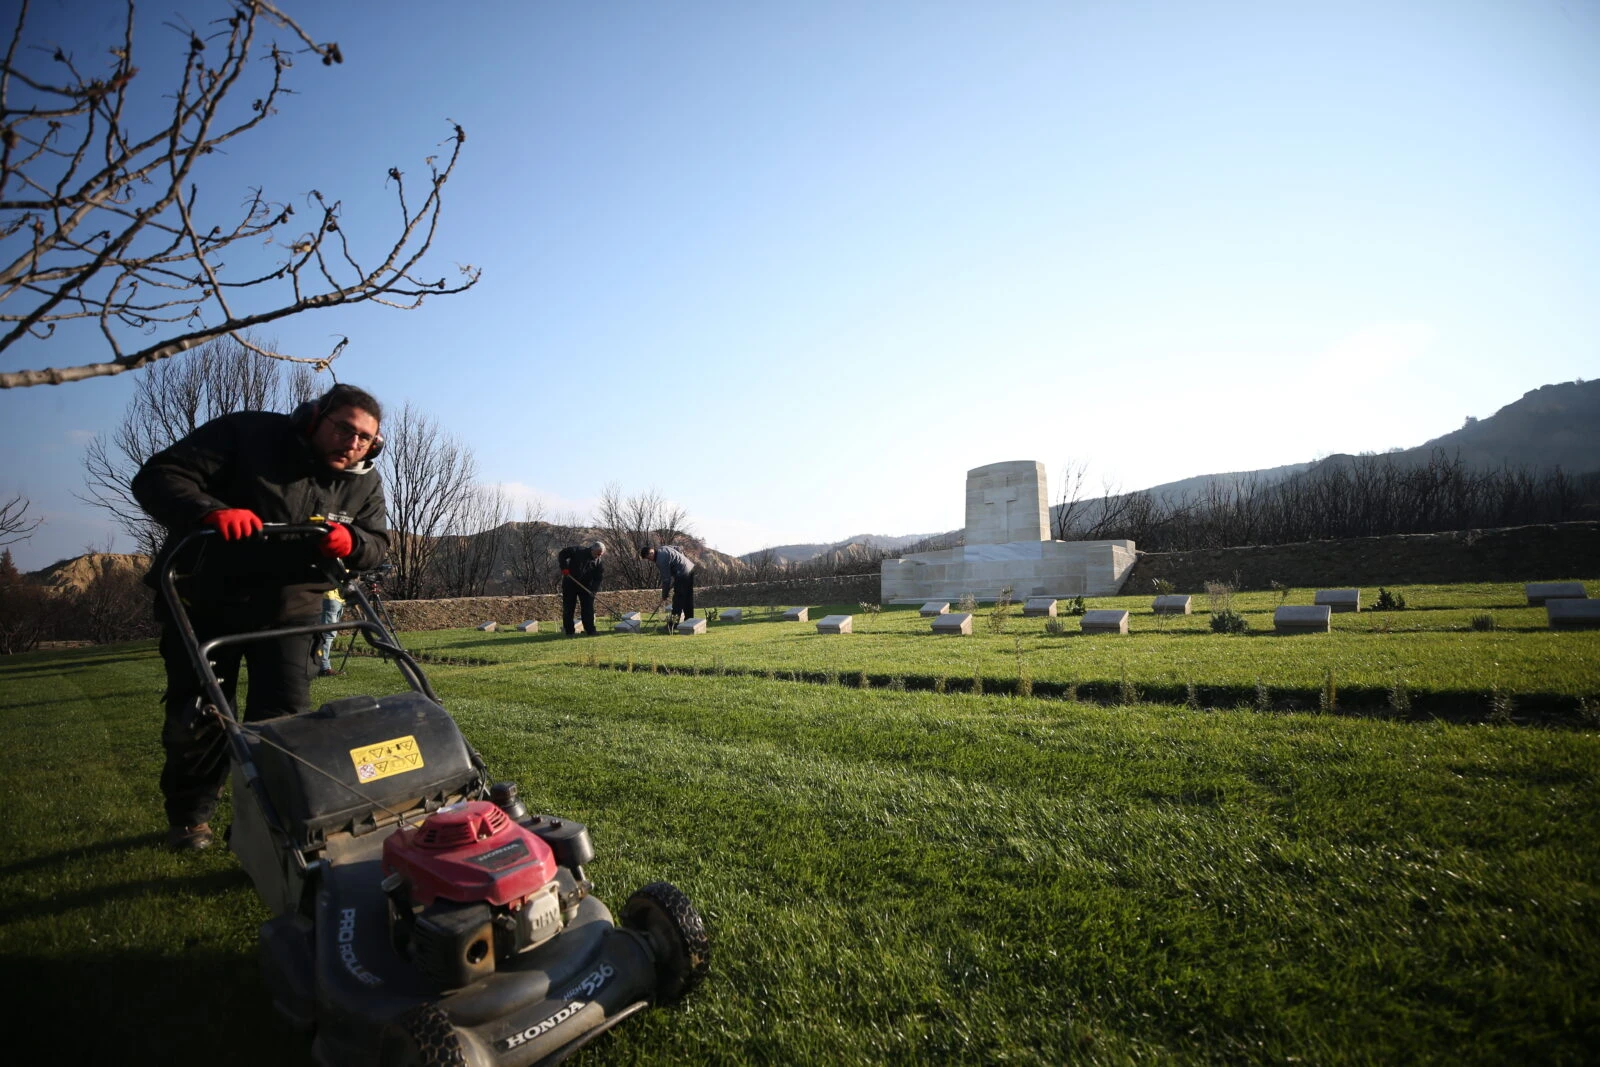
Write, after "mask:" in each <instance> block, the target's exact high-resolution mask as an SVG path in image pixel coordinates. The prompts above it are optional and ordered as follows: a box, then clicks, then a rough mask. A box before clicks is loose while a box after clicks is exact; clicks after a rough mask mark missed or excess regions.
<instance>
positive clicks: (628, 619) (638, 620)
mask: <svg viewBox="0 0 1600 1067" xmlns="http://www.w3.org/2000/svg"><path fill="white" fill-rule="evenodd" d="M1523 592H1524V594H1525V595H1526V596H1527V598H1528V606H1529V607H1543V608H1544V609H1545V616H1546V619H1547V620H1548V622H1549V626H1550V629H1552V630H1579V629H1600V599H1591V598H1590V597H1589V594H1588V592H1587V591H1586V590H1585V589H1584V585H1583V583H1582V582H1529V583H1528V584H1527V585H1525V586H1524V587H1523ZM1056 600H1057V598H1056V597H1029V598H1028V599H1027V600H1026V601H1025V602H1024V604H1023V606H1022V614H1023V615H1024V616H1025V617H1030V618H1037V617H1040V616H1043V617H1047V618H1054V617H1055V614H1056ZM1150 610H1151V611H1152V612H1153V613H1155V614H1157V615H1188V614H1191V613H1192V612H1193V610H1194V608H1193V598H1192V597H1191V596H1190V595H1189V594H1187V593H1171V594H1165V595H1163V596H1158V597H1156V598H1155V601H1154V602H1153V603H1152V604H1151V605H1150ZM1360 610H1361V590H1359V589H1319V590H1317V594H1316V597H1315V598H1314V600H1313V602H1312V603H1310V604H1283V605H1281V606H1279V607H1278V609H1277V610H1276V611H1274V612H1273V613H1272V625H1273V628H1274V629H1275V630H1277V632H1279V633H1328V632H1330V631H1331V630H1332V629H1333V621H1332V616H1333V614H1334V613H1335V612H1351V611H1360ZM919 614H921V615H922V617H923V618H925V619H926V618H931V619H933V632H934V633H943V634H970V633H972V616H973V613H972V612H967V611H963V612H951V610H950V602H949V601H946V600H932V601H929V602H928V603H926V604H924V605H922V607H921V609H920V611H919ZM1129 614H1130V613H1129V612H1128V611H1127V609H1125V608H1092V609H1090V610H1088V611H1086V612H1084V613H1083V619H1082V622H1081V623H1080V625H1081V626H1082V629H1083V632H1084V633H1086V634H1125V633H1127V632H1128V618H1129ZM719 618H720V619H721V621H723V622H742V621H743V620H744V610H743V609H742V608H728V609H726V610H725V611H723V612H722V613H721V615H720V616H719ZM810 618H811V609H810V608H809V607H803V608H790V609H789V610H788V611H785V612H784V613H783V619H784V621H785V622H808V621H810ZM854 622H855V616H853V615H829V616H826V617H825V618H822V619H818V620H817V632H818V633H823V634H847V633H851V632H852V631H853V626H854ZM643 626H644V621H643V616H642V615H641V614H640V613H639V612H637V611H630V612H628V613H627V614H625V615H623V616H622V619H621V621H619V622H618V623H617V624H616V627H615V630H616V632H617V633H631V634H636V633H639V632H640V631H641V630H642V629H643ZM576 627H577V632H578V633H582V632H583V623H581V622H580V623H577V624H576ZM498 628H499V624H498V623H493V622H486V623H484V624H482V625H481V626H479V627H478V629H480V630H483V631H486V632H489V633H493V632H494V631H495V630H497V629H498ZM515 629H516V630H518V631H520V632H522V633H538V632H539V623H538V622H537V620H534V619H529V620H527V621H526V622H523V623H521V624H520V625H518V626H516V627H515ZM677 632H678V633H680V634H684V635H690V636H692V635H694V634H703V633H705V632H706V620H705V619H684V620H683V621H682V622H680V623H678V625H677Z"/></svg>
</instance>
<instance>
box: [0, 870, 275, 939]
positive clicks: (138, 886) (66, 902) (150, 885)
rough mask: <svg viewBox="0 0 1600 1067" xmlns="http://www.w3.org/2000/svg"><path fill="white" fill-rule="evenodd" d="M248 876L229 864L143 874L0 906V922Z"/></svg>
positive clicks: (203, 891) (198, 892)
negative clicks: (180, 873)
mask: <svg viewBox="0 0 1600 1067" xmlns="http://www.w3.org/2000/svg"><path fill="white" fill-rule="evenodd" d="M249 883H250V879H249V876H248V875H246V874H245V873H244V870H243V868H240V867H230V868H228V869H227V870H224V871H208V872H207V873H205V874H194V875H190V876H189V877H187V878H173V877H170V876H162V877H160V878H146V879H144V880H142V881H138V882H124V883H122V884H121V885H97V886H95V887H94V888H93V889H87V890H85V891H83V892H81V893H57V894H56V895H54V896H52V897H50V898H48V899H43V900H30V901H27V902H25V903H22V904H14V905H12V906H11V907H9V908H0V926H4V925H6V924H9V923H14V922H22V921H24V920H27V919H40V918H45V917H47V916H52V915H62V914H65V913H67V912H71V911H75V910H77V909H79V908H92V907H97V906H99V905H102V904H105V903H107V902H109V901H113V900H137V899H140V898H144V897H173V898H174V899H177V898H181V897H182V896H212V895H214V894H217V893H223V892H227V891H229V890H233V889H238V888H239V887H240V886H243V885H249Z"/></svg>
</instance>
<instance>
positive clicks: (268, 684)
mask: <svg viewBox="0 0 1600 1067" xmlns="http://www.w3.org/2000/svg"><path fill="white" fill-rule="evenodd" d="M340 388H344V387H340ZM331 395H332V394H330V396H331ZM340 396H348V394H340ZM340 396H335V397H333V400H332V401H331V402H330V401H329V398H324V400H323V401H320V402H318V403H317V404H316V405H314V406H313V407H312V408H311V410H310V413H309V415H307V416H306V417H302V418H297V419H296V420H295V421H292V422H289V423H287V425H285V424H283V423H280V422H279V421H278V420H283V419H284V418H285V417H284V416H273V415H268V414H266V413H259V412H257V413H249V417H240V416H224V418H223V419H222V420H216V421H215V422H213V423H208V424H207V425H206V426H203V427H201V428H200V430H197V431H196V432H195V433H194V434H192V435H190V437H189V438H185V439H184V441H182V442H179V444H178V445H175V446H174V447H173V448H172V449H169V450H168V451H167V452H166V453H162V454H160V455H158V456H157V457H155V458H153V459H152V460H151V462H150V464H149V465H147V467H146V469H145V470H144V471H142V472H141V474H140V475H139V478H140V482H139V483H137V485H136V491H137V492H138V493H139V494H140V495H139V499H140V501H141V503H143V504H144V505H145V506H146V507H147V508H149V509H150V510H151V512H152V513H153V514H156V515H158V516H159V517H162V518H163V519H164V520H166V521H167V522H168V525H169V527H171V528H172V536H171V537H170V539H169V543H168V545H167V546H166V548H165V549H164V550H163V552H162V553H161V554H160V555H159V556H158V557H157V561H156V566H155V570H154V572H153V574H154V577H155V581H156V585H157V587H158V589H159V592H160V598H161V599H160V603H161V610H162V612H163V615H162V618H163V620H164V623H165V630H164V633H163V639H162V651H163V654H164V655H166V656H167V663H168V667H167V670H168V724H167V725H168V728H167V730H166V731H165V739H166V741H167V745H168V770H167V772H166V773H164V774H163V776H162V785H163V789H164V790H165V791H166V792H167V797H168V812H169V818H171V819H174V831H173V832H172V833H171V834H170V835H169V842H170V843H172V844H173V845H174V846H175V847H180V848H202V847H205V845H206V844H208V843H209V842H210V830H209V828H208V827H206V826H204V825H200V824H197V823H195V822H192V821H186V822H183V823H181V824H180V823H179V822H177V821H176V820H177V819H184V818H187V819H191V820H192V819H194V818H195V817H196V816H197V815H204V816H205V817H207V818H209V815H210V812H211V810H212V808H213V807H214V806H215V804H216V798H217V793H218V791H219V789H220V786H221V781H222V779H223V777H224V776H226V775H227V774H228V773H229V772H228V767H229V766H230V765H231V767H232V772H231V777H232V782H233V825H232V827H231V833H230V835H229V849H230V851H231V852H232V853H233V854H234V856H235V857H237V859H238V861H239V864H240V866H241V867H242V868H243V869H244V871H245V873H246V874H247V875H248V876H249V878H250V881H251V883H252V884H253V885H254V887H255V890H256V893H257V894H258V895H259V896H260V898H261V900H262V902H263V904H265V905H266V908H267V910H268V912H269V914H270V918H268V919H267V921H266V922H264V923H262V925H261V928H260V932H259V941H260V951H261V964H262V975H263V978H264V981H265V985H266V988H267V991H268V993H269V994H270V996H271V997H272V1000H273V1003H274V1006H275V1007H276V1008H277V1009H278V1011H279V1012H280V1013H281V1014H282V1016H283V1017H284V1018H285V1019H286V1020H287V1021H288V1022H289V1023H290V1024H291V1025H292V1026H294V1027H296V1028H297V1029H300V1030H303V1031H305V1032H307V1033H309V1034H311V1035H312V1038H311V1053H312V1057H313V1058H314V1059H315V1060H316V1061H317V1062H318V1063H319V1064H322V1065H323V1067H531V1065H535V1064H538V1065H548V1064H555V1063H559V1062H561V1061H562V1060H564V1059H566V1058H567V1057H569V1056H570V1055H571V1054H572V1053H573V1052H574V1051H576V1050H577V1049H578V1048H581V1047H582V1046H583V1045H585V1044H586V1043H588V1042H589V1041H591V1040H593V1039H594V1038H595V1037H597V1036H599V1035H600V1034H603V1033H605V1032H606V1031H607V1030H609V1029H610V1028H612V1027H613V1026H616V1025H617V1024H619V1023H621V1022H623V1021H624V1020H626V1019H629V1018H631V1017H633V1016H634V1015H636V1014H638V1013H639V1012H641V1011H643V1010H645V1009H646V1008H648V1007H649V1006H650V1005H651V1004H655V1003H670V1002H672V1001H675V1000H677V999H679V998H680V997H682V996H684V995H685V994H687V993H688V992H689V991H690V990H692V989H693V988H694V987H695V986H696V985H698V984H699V982H700V981H701V980H702V979H703V978H704V977H705V976H706V974H707V971H708V969H709V965H710V949H711V945H710V939H709V937H708V936H707V933H706V930H705V925H704V923H703V922H702V920H701V918H700V915H699V913H698V912H697V911H696V910H695V908H694V906H693V904H691V903H690V901H689V898H688V897H687V896H686V895H685V894H683V893H682V892H681V891H680V890H678V889H677V888H676V887H674V886H673V885H671V884H670V883H668V882H652V883H650V884H648V885H645V886H643V887H642V888H640V889H639V890H638V891H636V892H635V893H633V895H632V896H630V897H629V898H628V899H627V901H626V902H625V903H624V904H623V906H622V908H621V909H620V910H619V912H618V913H617V914H616V915H615V916H613V914H612V912H611V911H610V909H609V908H607V907H606V905H605V904H604V903H602V902H601V901H600V900H599V899H598V898H597V897H596V895H595V893H594V886H593V884H592V883H591V882H590V881H589V879H588V877H587V874H586V873H585V868H586V867H587V866H588V865H589V864H590V863H591V862H593V861H594V860H595V857H596V849H595V846H594V843H593V842H592V841H591V839H590V836H589V831H588V829H587V827H585V826H584V825H583V824H582V823H577V822H573V821H572V820H570V819H567V818H563V817H557V816H552V815H544V814H538V813H537V812H536V811H530V810H529V808H528V806H527V805H526V804H524V803H523V801H522V800H521V799H520V797H519V795H518V790H517V787H516V786H515V785H514V784H513V783H510V782H497V783H494V784H492V785H491V784H490V779H489V776H488V771H487V767H486V765H485V763H484V761H483V758H482V757H481V756H480V755H479V754H478V752H477V750H476V749H474V748H473V747H472V745H471V744H469V743H468V742H467V740H466V738H465V737H464V736H463V735H462V734H461V731H460V729H459V727H457V725H456V723H455V721H454V720H453V719H452V718H451V717H450V715H449V713H448V712H446V711H445V709H444V706H443V704H442V703H441V701H440V698H439V696H438V694H437V693H436V692H435V691H434V690H433V687H432V686H431V685H430V684H429V682H428V679H427V677H426V675H425V674H424V673H423V671H422V668H421V666H420V665H419V664H418V663H417V662H416V660H415V659H414V658H412V657H411V656H410V655H409V654H408V653H407V652H406V651H405V650H404V649H403V648H401V647H400V645H399V644H398V643H397V642H396V641H395V639H394V634H393V632H392V630H390V628H389V627H388V626H387V625H386V624H385V622H384V621H383V616H382V613H381V612H379V611H378V610H377V609H376V608H375V607H374V605H373V603H372V602H371V601H370V600H369V598H368V597H367V594H366V592H365V590H364V589H363V583H362V582H361V581H360V580H359V579H357V578H355V577H353V576H351V574H350V572H349V571H348V570H346V569H345V567H344V565H343V563H342V562H341V560H342V559H345V558H356V559H358V560H359V561H361V562H359V563H358V565H361V566H370V560H369V559H368V557H367V556H366V555H365V552H364V550H365V549H366V548H368V547H371V546H370V545H369V544H368V541H369V538H373V537H374V535H375V534H381V531H382V528H383V526H382V523H383V511H382V491H381V488H379V487H378V484H377V479H376V476H375V475H374V476H372V481H371V482H360V483H356V484H357V485H360V486H364V487H365V488H364V489H363V490H361V491H359V492H358V491H357V490H356V489H355V488H353V487H352V485H351V484H350V483H347V482H343V481H339V480H337V479H336V477H335V476H336V475H338V474H344V473H347V472H348V473H350V474H351V477H352V478H361V477H365V475H361V474H355V473H354V471H353V468H357V467H360V466H361V465H362V461H363V460H364V459H368V458H370V455H371V453H372V452H373V451H376V449H377V448H378V447H380V440H379V439H378V437H377V415H376V412H375V411H368V410H367V408H366V407H364V406H361V405H355V408H356V410H359V411H361V412H365V413H366V417H363V416H361V415H358V414H355V413H353V412H352V411H351V410H349V408H350V407H351V405H350V404H347V403H341V402H340ZM373 407H374V408H375V407H376V404H375V403H374V404H373ZM329 420H332V421H333V422H334V424H335V425H334V427H333V429H332V430H329V431H326V432H324V431H322V430H320V429H319V427H320V426H322V424H323V423H324V422H327V421H329ZM219 423H220V425H219ZM334 439H337V440H338V441H339V442H342V448H341V449H340V450H338V451H328V450H327V449H325V448H324V447H323V446H324V444H325V443H326V442H327V441H329V440H334ZM302 442H303V444H302ZM358 453H359V455H358ZM363 493H364V494H365V495H363ZM242 504H249V505H251V506H250V507H242V506H240V505H242ZM340 507H344V508H347V509H348V510H347V511H338V512H335V513H334V514H327V513H328V512H332V511H333V510H334V509H335V508H340ZM257 509H259V510H261V511H264V512H266V513H267V515H268V516H270V517H272V518H278V517H280V516H284V515H287V516H289V517H290V518H291V519H294V518H297V517H299V516H300V515H302V514H303V513H305V512H308V511H315V512H317V513H319V514H316V515H311V516H308V517H307V518H308V519H309V520H310V521H288V522H283V523H278V522H269V523H265V524H264V523H263V522H262V517H263V516H262V515H260V514H257V513H256V512H257ZM219 513H220V514H219ZM335 515H338V516H343V517H342V518H340V517H335ZM353 526H354V527H356V528H357V530H356V532H352V529H351V528H352V527H353ZM223 542H226V543H223ZM180 571H181V573H180ZM313 575H317V576H318V577H315V578H313V577H312V576H313ZM202 579H203V580H202ZM332 584H337V585H338V586H339V589H340V592H341V595H343V596H344V597H345V598H346V599H349V600H351V601H353V603H354V605H355V607H356V609H357V611H358V613H359V616H360V618H359V619H358V620H356V621H344V622H336V623H320V622H317V621H315V620H316V618H317V615H316V610H315V609H316V603H317V592H318V589H319V587H321V588H325V587H326V586H328V585H332ZM202 624H203V625H204V626H205V627H206V632H207V633H208V634H209V635H210V636H202V633H201V626H202ZM344 629H349V630H354V631H357V632H358V633H359V634H360V636H362V637H363V638H365V639H366V641H367V643H368V645H370V646H371V647H372V648H373V649H374V650H376V651H379V652H381V653H383V654H384V655H385V657H386V658H387V659H388V660H389V661H390V662H392V663H393V664H394V665H395V666H396V667H397V668H398V670H399V672H400V674H401V675H402V676H403V677H404V679H405V681H406V682H407V684H408V686H409V691H407V692H401V693H395V694H391V695H387V696H376V697H374V696H343V697H340V698H339V699H336V700H330V701H328V702H327V703H325V704H323V705H322V706H321V707H319V708H317V709H316V710H315V711H312V710H309V708H308V705H309V694H308V689H309V679H308V674H309V669H310V647H311V641H312V639H313V638H314V637H317V636H319V635H321V634H322V633H325V632H329V631H333V630H344ZM285 650H287V651H285ZM291 653H292V654H291ZM180 657H181V658H180ZM241 657H243V658H244V659H245V660H247V661H248V662H249V665H250V682H251V685H250V688H251V693H250V700H249V705H250V714H249V715H248V716H247V717H242V716H241V715H240V714H239V711H238V707H237V705H236V703H235V700H234V688H235V686H236V682H237V678H236V675H237V670H238V666H239V661H240V659H241ZM253 657H254V658H253ZM246 718H247V719H248V721H245V719H246ZM219 748H220V749H221V758H220V760H219V759H218V758H217V750H218V749H219ZM189 757H198V758H194V759H190V758H189ZM184 805H189V806H188V807H185V806H184ZM201 821H202V822H203V820H201Z"/></svg>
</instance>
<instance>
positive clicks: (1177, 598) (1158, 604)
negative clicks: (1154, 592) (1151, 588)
mask: <svg viewBox="0 0 1600 1067" xmlns="http://www.w3.org/2000/svg"><path fill="white" fill-rule="evenodd" d="M1150 610H1151V611H1153V612H1155V613H1156V614H1157V615H1188V614H1190V613H1191V612H1193V610H1194V608H1193V606H1192V598H1191V597H1190V596H1189V594H1188V593H1166V594H1164V595H1162V596H1158V597H1156V598H1155V600H1154V601H1153V602H1151V604H1150Z"/></svg>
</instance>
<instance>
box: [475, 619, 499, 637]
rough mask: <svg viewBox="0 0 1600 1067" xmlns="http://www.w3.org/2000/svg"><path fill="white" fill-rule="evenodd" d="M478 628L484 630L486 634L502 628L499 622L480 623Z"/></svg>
mask: <svg viewBox="0 0 1600 1067" xmlns="http://www.w3.org/2000/svg"><path fill="white" fill-rule="evenodd" d="M478 629H480V630H482V631H483V632H484V633H486V634H492V633H494V632H495V631H496V630H498V629H500V624H499V623H497V622H485V623H479V624H478Z"/></svg>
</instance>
